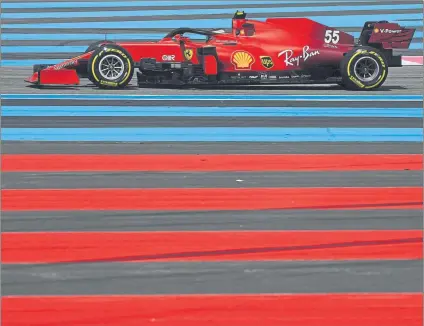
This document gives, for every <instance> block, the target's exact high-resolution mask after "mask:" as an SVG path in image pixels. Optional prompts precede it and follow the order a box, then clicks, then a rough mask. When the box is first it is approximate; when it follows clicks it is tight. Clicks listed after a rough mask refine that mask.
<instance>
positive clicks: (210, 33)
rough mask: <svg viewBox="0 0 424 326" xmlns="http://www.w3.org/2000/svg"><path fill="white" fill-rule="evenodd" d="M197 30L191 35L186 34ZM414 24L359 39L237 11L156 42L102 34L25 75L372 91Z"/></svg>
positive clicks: (116, 84)
mask: <svg viewBox="0 0 424 326" xmlns="http://www.w3.org/2000/svg"><path fill="white" fill-rule="evenodd" d="M186 33H191V34H198V35H202V36H204V37H205V38H206V40H205V41H203V42H199V41H193V40H191V39H190V38H188V37H185V36H184V34H186ZM414 33H415V29H409V28H403V27H400V26H399V25H398V24H395V23H389V22H386V21H383V22H366V23H365V25H364V27H363V30H362V33H361V35H360V38H359V41H358V42H357V43H355V40H354V37H353V36H351V35H349V34H347V33H344V32H342V31H339V30H337V29H334V28H331V27H327V26H325V25H322V24H320V23H317V22H315V21H313V20H310V19H306V18H269V19H267V20H266V21H255V20H248V19H246V14H245V13H244V12H240V11H237V12H236V14H235V15H234V17H233V20H232V31H231V32H230V33H226V32H225V31H222V30H205V29H192V28H178V29H175V30H173V31H171V32H170V33H169V34H168V35H166V36H165V37H164V38H163V39H162V40H160V41H158V42H125V43H114V42H110V41H100V42H96V43H94V44H92V45H90V46H89V48H88V49H87V50H86V52H85V53H84V54H82V55H80V56H77V57H75V58H72V59H70V60H67V61H64V62H62V63H59V64H56V65H35V66H34V74H33V75H32V76H31V77H30V78H28V79H27V80H26V81H27V82H30V83H33V84H35V85H39V86H40V85H78V84H79V83H80V78H88V79H89V80H90V81H91V82H93V83H94V84H95V85H96V86H98V87H101V88H111V89H116V88H123V87H125V86H127V85H128V83H129V82H130V81H131V79H132V78H133V75H134V70H135V69H137V70H138V71H137V74H136V76H137V81H138V85H139V86H140V87H141V86H146V85H147V86H148V85H163V84H168V85H169V84H173V85H195V84H198V85H199V84H293V83H296V84H307V83H309V84H311V83H313V84H318V83H321V84H332V83H334V84H339V85H342V86H343V87H345V88H347V89H352V90H372V89H376V88H378V87H380V86H381V85H382V84H383V83H384V81H385V80H386V78H387V74H388V67H400V66H401V57H400V56H394V55H393V49H407V48H409V45H410V43H411V40H412V38H413V35H414Z"/></svg>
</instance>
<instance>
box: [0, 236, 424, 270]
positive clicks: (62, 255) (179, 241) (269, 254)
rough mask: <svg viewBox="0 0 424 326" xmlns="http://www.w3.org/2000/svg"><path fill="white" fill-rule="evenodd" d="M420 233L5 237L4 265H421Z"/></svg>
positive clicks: (3, 244) (3, 243) (3, 239)
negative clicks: (408, 262) (405, 261)
mask: <svg viewBox="0 0 424 326" xmlns="http://www.w3.org/2000/svg"><path fill="white" fill-rule="evenodd" d="M422 243H423V231H419V230H402V231H209V232H206V231H205V232H183V231H181V232H34V233H33V232H31V233H7V232H6V233H3V235H2V248H1V249H2V257H1V261H2V263H6V264H7V263H59V262H97V261H240V260H348V259H422V258H423V245H422Z"/></svg>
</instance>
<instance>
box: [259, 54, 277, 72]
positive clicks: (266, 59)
mask: <svg viewBox="0 0 424 326" xmlns="http://www.w3.org/2000/svg"><path fill="white" fill-rule="evenodd" d="M260 58H261V63H262V66H264V67H265V68H266V69H271V68H272V67H274V62H273V61H272V58H271V57H267V56H262V57H260Z"/></svg>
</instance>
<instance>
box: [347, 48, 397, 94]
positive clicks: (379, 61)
mask: <svg viewBox="0 0 424 326" xmlns="http://www.w3.org/2000/svg"><path fill="white" fill-rule="evenodd" d="M340 72H341V76H342V83H341V84H342V85H343V87H345V88H347V89H350V90H356V91H358V90H360V91H371V90H375V89H378V88H379V87H381V85H383V83H384V82H385V80H386V78H387V75H388V73H389V69H388V64H387V61H386V59H385V57H384V56H383V55H382V54H381V53H379V51H378V50H376V49H374V48H371V47H361V48H358V49H355V50H352V51H351V52H349V53H347V54H346V56H345V57H344V58H343V60H342V62H341V64H340Z"/></svg>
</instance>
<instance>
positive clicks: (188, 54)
mask: <svg viewBox="0 0 424 326" xmlns="http://www.w3.org/2000/svg"><path fill="white" fill-rule="evenodd" d="M184 56H185V58H186V59H187V60H191V58H193V50H192V49H187V50H184Z"/></svg>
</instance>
